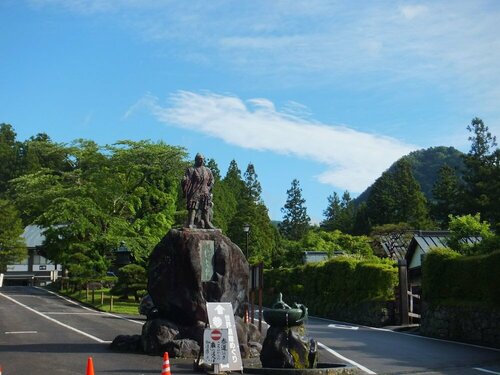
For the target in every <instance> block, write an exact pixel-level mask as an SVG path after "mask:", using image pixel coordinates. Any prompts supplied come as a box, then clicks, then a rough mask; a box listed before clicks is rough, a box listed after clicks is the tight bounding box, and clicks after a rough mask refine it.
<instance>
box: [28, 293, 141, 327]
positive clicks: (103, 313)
mask: <svg viewBox="0 0 500 375" xmlns="http://www.w3.org/2000/svg"><path fill="white" fill-rule="evenodd" d="M35 288H37V289H40V290H43V291H45V292H47V293H50V294H53V295H55V296H56V297H59V298H62V299H63V300H65V301H66V302H69V303H72V304H73V305H77V306H80V307H81V308H82V309H85V310H89V311H95V310H92V309H91V308H89V307H87V306H83V305H82V304H80V303H78V302H75V301H72V300H70V299H69V298H66V297H64V296H61V295H60V294H58V293H55V292H52V291H51V290H47V289H43V288H40V287H38V286H36V287H35ZM98 314H102V315H107V316H112V317H115V318H119V319H123V320H126V321H127V322H131V323H135V324H141V325H142V324H144V322H141V321H139V320H134V319H128V318H125V317H123V316H120V315H115V314H111V313H108V312H104V311H101V312H98Z"/></svg>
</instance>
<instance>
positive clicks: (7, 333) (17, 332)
mask: <svg viewBox="0 0 500 375" xmlns="http://www.w3.org/2000/svg"><path fill="white" fill-rule="evenodd" d="M4 333H5V334H6V335H20V334H25V333H38V331H11V332H4Z"/></svg>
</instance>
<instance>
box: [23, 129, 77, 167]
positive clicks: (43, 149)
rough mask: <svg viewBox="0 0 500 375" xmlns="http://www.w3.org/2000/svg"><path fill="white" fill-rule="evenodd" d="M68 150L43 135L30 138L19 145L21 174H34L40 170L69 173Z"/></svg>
mask: <svg viewBox="0 0 500 375" xmlns="http://www.w3.org/2000/svg"><path fill="white" fill-rule="evenodd" d="M68 152H69V149H68V147H67V146H66V145H64V144H59V143H54V142H53V141H52V140H51V139H50V137H49V136H48V135H47V134H45V133H39V134H37V135H36V136H34V137H30V138H29V139H28V140H26V141H24V142H23V143H22V145H21V174H27V173H34V172H37V171H39V170H40V169H42V168H49V169H51V170H54V171H69V170H71V168H72V165H71V161H70V160H69V159H68Z"/></svg>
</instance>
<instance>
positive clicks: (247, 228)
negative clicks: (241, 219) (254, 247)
mask: <svg viewBox="0 0 500 375" xmlns="http://www.w3.org/2000/svg"><path fill="white" fill-rule="evenodd" d="M243 232H245V234H246V237H247V238H246V240H247V241H246V249H245V252H246V257H247V261H248V235H249V234H250V224H248V223H246V224H243Z"/></svg>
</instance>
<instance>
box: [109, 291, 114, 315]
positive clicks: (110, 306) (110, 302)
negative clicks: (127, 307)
mask: <svg viewBox="0 0 500 375" xmlns="http://www.w3.org/2000/svg"><path fill="white" fill-rule="evenodd" d="M109 312H113V295H111V298H110V300H109Z"/></svg>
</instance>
